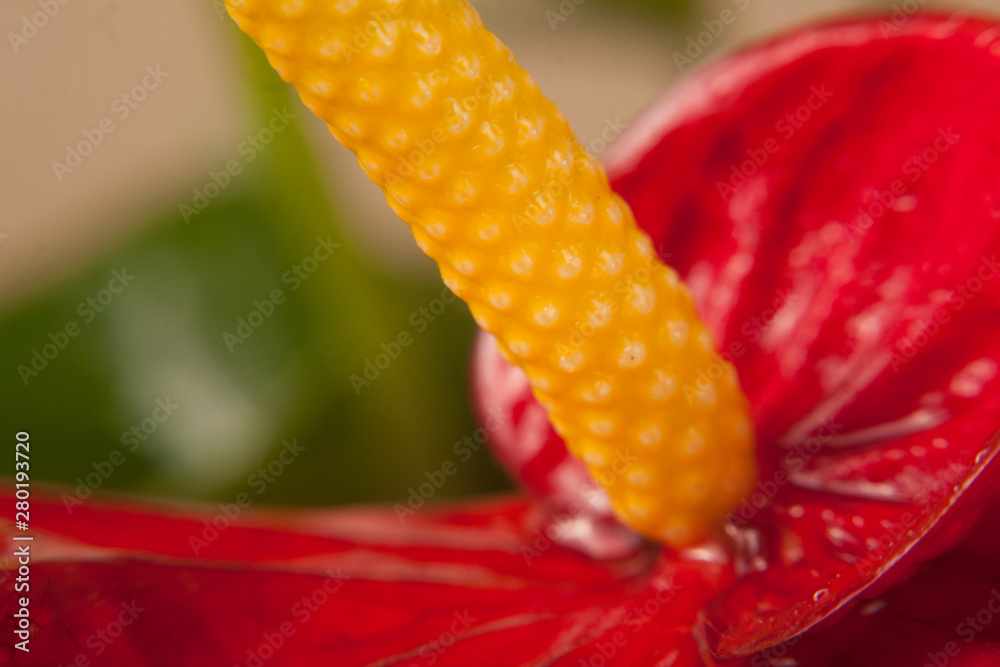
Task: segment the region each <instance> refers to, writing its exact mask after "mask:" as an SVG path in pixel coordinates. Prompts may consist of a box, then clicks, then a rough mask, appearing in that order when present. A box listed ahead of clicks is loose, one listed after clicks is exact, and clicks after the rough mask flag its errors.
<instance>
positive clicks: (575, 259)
mask: <svg viewBox="0 0 1000 667" xmlns="http://www.w3.org/2000/svg"><path fill="white" fill-rule="evenodd" d="M227 5H228V7H229V11H230V14H231V15H232V16H233V18H234V19H235V20H236V22H237V23H238V24H239V26H240V27H241V28H242V29H243V30H244V32H246V33H247V34H248V35H250V36H251V37H252V38H253V39H254V40H255V41H256V42H257V43H258V44H259V45H260V46H261V47H262V48H263V49H264V50H265V51H266V52H267V55H268V58H269V59H270V61H271V64H272V65H273V66H274V67H275V69H276V70H277V71H278V73H279V74H280V75H281V76H282V78H284V79H285V80H286V81H289V82H290V83H292V84H293V85H294V86H295V87H296V88H297V89H298V91H299V93H300V95H301V96H302V100H303V101H304V102H305V104H306V105H307V106H308V107H309V108H310V109H311V110H312V111H313V112H314V113H315V114H316V115H317V116H319V117H320V118H322V119H324V120H325V121H326V122H327V124H328V125H329V128H330V131H331V132H332V133H333V135H334V136H335V137H337V139H338V140H340V142H341V143H343V144H344V145H345V146H347V147H348V148H349V149H351V150H352V151H354V152H355V153H356V154H357V156H358V161H359V162H360V163H361V166H362V167H363V168H364V170H365V171H366V172H367V173H368V175H369V176H370V177H371V178H372V180H374V181H375V182H376V183H377V184H379V186H381V187H382V188H383V189H384V191H385V194H386V197H387V199H388V201H389V205H390V206H392V208H393V210H395V211H396V212H397V213H398V214H399V216H400V217H401V218H402V219H403V220H405V221H407V222H408V223H409V224H410V225H411V227H412V230H413V234H414V236H415V237H416V239H417V243H418V244H419V246H420V247H421V248H422V249H423V250H424V251H425V252H426V253H427V254H428V255H430V256H431V257H433V258H434V259H435V260H436V261H437V262H438V264H439V266H440V269H441V275H442V277H443V278H444V281H445V284H446V285H447V286H448V287H449V288H451V290H452V291H454V292H455V294H457V295H458V296H459V297H461V298H462V299H464V300H465V301H466V302H467V303H468V304H469V308H470V309H471V310H472V313H473V315H474V316H475V318H476V321H477V322H478V323H479V324H480V326H482V327H483V328H484V329H486V330H488V331H490V332H492V333H494V334H495V335H496V336H497V338H498V340H499V341H500V347H501V350H502V351H503V352H504V354H505V355H506V356H507V357H508V358H510V359H511V360H512V361H514V362H515V363H517V364H518V365H520V366H522V367H523V368H524V369H525V371H526V372H527V374H528V376H529V377H530V378H531V383H532V387H533V389H534V392H535V395H536V396H537V397H538V399H539V401H540V402H541V403H542V404H543V405H544V406H545V407H546V408H547V409H548V410H549V413H550V417H551V420H552V423H553V424H554V425H555V426H556V428H557V429H558V431H559V432H560V434H561V435H562V436H563V437H564V438H565V439H566V441H567V442H568V444H569V447H570V449H571V450H572V451H573V452H574V453H575V454H576V455H577V456H579V457H580V458H581V459H583V461H584V462H585V463H586V464H587V465H588V467H589V468H590V471H591V474H592V475H593V476H594V477H595V479H597V480H598V481H599V482H600V483H601V484H603V485H604V486H605V487H606V488H607V489H608V492H609V495H610V497H611V499H612V503H613V504H614V507H615V509H616V512H617V513H618V515H619V516H620V517H621V518H622V519H623V520H625V521H626V522H627V523H629V524H630V525H631V526H633V527H634V528H635V529H637V530H639V531H640V532H642V533H644V534H646V535H648V536H650V537H652V538H654V539H657V540H662V541H665V542H667V543H669V544H672V545H683V544H688V543H691V542H693V541H695V540H697V539H699V538H701V537H702V536H704V535H705V534H706V532H707V531H708V530H709V529H710V528H711V526H712V525H713V524H715V523H717V522H718V521H719V520H720V519H721V517H722V516H723V515H724V514H725V513H726V512H727V511H728V510H729V509H730V508H731V507H732V506H734V505H735V504H737V502H738V501H739V499H740V498H741V497H742V496H743V495H744V494H745V493H746V492H747V491H748V489H749V488H750V486H751V484H752V483H753V480H754V477H755V463H754V451H753V437H754V436H753V428H752V425H751V423H750V420H749V418H748V416H747V406H746V401H745V398H744V396H743V394H742V392H741V390H740V388H739V385H738V381H737V378H736V375H735V373H734V372H733V370H732V368H731V367H730V366H729V365H728V364H727V363H726V362H725V361H724V360H723V359H722V358H720V357H719V356H718V354H717V353H716V352H715V349H714V347H713V344H712V340H711V339H710V337H709V335H708V334H707V333H706V330H705V329H704V327H703V326H702V325H701V323H700V322H699V321H698V319H697V316H696V314H695V311H694V308H693V307H692V303H691V298H690V296H689V295H688V292H687V290H686V289H685V287H684V286H683V285H682V284H681V283H680V281H679V280H678V278H677V275H676V274H675V272H674V271H673V270H671V269H670V268H668V267H666V266H664V265H663V264H662V263H661V262H660V261H659V258H658V256H657V252H656V250H655V249H654V248H653V247H652V244H651V243H650V242H649V239H648V238H647V237H646V235H645V234H644V233H642V232H641V231H640V230H639V229H638V227H637V226H636V224H635V221H634V219H633V217H632V214H631V211H630V210H629V208H628V206H627V205H626V204H625V203H624V202H623V201H622V200H621V199H620V198H619V197H618V196H616V195H615V194H613V193H612V192H611V190H610V188H609V187H608V183H607V179H606V177H605V175H604V172H603V170H602V168H601V166H600V165H599V164H598V163H597V162H596V160H594V159H593V157H591V156H589V155H588V154H587V153H586V152H585V151H584V149H583V148H582V147H581V146H580V144H579V143H578V142H577V141H576V139H575V138H574V136H573V133H572V132H571V130H570V128H569V126H568V124H567V122H566V119H565V118H564V117H563V116H562V114H560V113H559V111H558V110H557V109H556V107H555V106H554V105H553V104H552V103H551V102H550V101H549V100H547V99H546V98H545V97H544V96H543V95H542V94H541V92H540V91H539V89H538V86H537V85H536V84H535V82H534V81H533V80H532V78H531V77H530V76H529V75H528V74H527V73H525V72H524V70H522V69H521V68H520V67H518V65H517V64H516V62H515V61H514V58H513V56H512V55H511V53H510V51H509V50H508V49H507V48H506V47H505V46H504V45H503V44H502V43H501V42H500V41H499V40H498V39H497V38H496V37H494V36H493V34H491V33H490V32H489V31H487V30H486V29H485V28H483V26H482V23H481V21H480V19H479V16H478V15H477V14H476V12H475V11H474V10H473V9H472V8H471V7H469V6H468V5H467V4H466V3H464V2H458V1H447V0H440V1H436V2H435V1H430V0H407V1H405V2H404V1H397V2H386V1H382V2H374V1H370V2H366V1H364V0H339V1H334V0H328V1H324V2H320V1H319V0H287V1H284V2H282V1H281V0H277V1H275V0H227ZM596 94H599V93H598V92H597V91H595V95H596ZM691 222H692V224H697V221H694V220H692V221H691Z"/></svg>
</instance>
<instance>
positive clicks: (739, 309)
mask: <svg viewBox="0 0 1000 667" xmlns="http://www.w3.org/2000/svg"><path fill="white" fill-rule="evenodd" d="M998 82H1000V28H998V27H997V26H996V25H991V24H987V23H983V22H977V21H972V20H967V19H958V18H955V19H952V18H943V17H913V18H908V19H907V20H905V21H902V22H901V25H896V24H893V23H892V22H891V21H881V22H878V21H871V22H859V23H847V24H842V25H836V26H828V27H821V28H815V29H809V30H805V31H802V32H799V33H797V34H795V35H793V36H791V37H789V38H786V39H783V40H780V41H778V42H775V43H773V44H770V45H767V46H764V47H761V48H758V49H756V50H753V51H750V52H747V53H744V54H741V55H738V56H736V57H734V58H730V59H728V60H725V61H722V62H720V63H718V64H716V65H715V66H713V67H711V68H708V69H706V70H704V71H703V72H701V73H700V74H698V75H696V76H694V77H693V78H690V79H688V80H687V82H686V83H685V84H683V85H681V86H680V87H678V88H677V89H675V90H673V91H671V92H670V94H669V95H668V96H667V97H666V98H665V99H664V100H663V101H662V102H661V103H660V104H658V105H657V106H656V107H654V108H653V109H651V110H650V111H649V112H648V113H647V114H646V115H645V116H644V118H643V119H642V120H640V121H639V122H638V123H637V124H636V125H635V126H633V127H632V128H631V129H630V131H629V133H627V135H626V136H625V137H623V139H622V141H621V142H620V143H619V145H618V146H617V148H616V149H615V151H614V153H613V155H611V156H610V158H609V163H610V170H611V173H612V177H613V184H614V186H615V188H616V189H617V190H618V191H619V192H620V193H621V194H622V195H623V196H624V197H625V199H626V200H627V201H628V202H629V203H630V205H631V206H632V208H633V210H634V211H635V214H636V217H637V219H638V220H639V223H640V225H642V226H643V227H644V228H645V229H646V230H647V231H648V232H649V233H650V236H651V237H652V239H653V241H654V243H655V244H656V245H657V246H658V247H659V248H660V252H661V254H662V255H663V256H664V259H665V260H666V261H667V262H668V263H670V264H671V265H673V266H674V267H676V268H677V269H678V270H679V271H680V272H681V274H682V275H683V276H684V277H685V279H686V280H687V281H688V283H689V284H690V285H691V287H692V290H693V292H694V294H695V297H696V302H697V304H698V307H699V311H700V312H701V314H702V316H703V318H704V319H705V321H706V322H707V324H708V325H709V326H710V328H711V329H712V331H713V332H714V334H715V336H716V341H717V344H718V345H719V348H720V350H722V351H723V353H725V354H728V356H729V357H730V358H731V359H732V361H733V362H734V363H735V365H736V367H737V369H738V371H739V375H740V379H741V382H742V383H743V386H744V388H745V390H746V391H747V394H748V396H749V398H750V401H751V404H752V409H753V413H754V419H755V422H756V424H757V431H758V438H759V458H760V462H761V469H762V475H761V482H760V484H759V485H758V489H757V493H755V494H753V495H751V496H750V497H749V498H747V499H746V503H744V504H743V505H742V506H741V507H738V508H735V509H734V514H733V516H732V522H731V525H730V529H731V532H732V534H733V536H734V538H735V543H736V564H737V568H738V574H739V578H738V580H737V582H736V583H735V584H734V585H733V586H731V587H729V588H728V589H727V590H725V591H723V592H721V593H720V595H719V596H717V597H716V598H715V599H714V600H713V602H712V603H711V604H710V605H709V607H708V609H707V612H706V615H705V623H704V626H703V628H702V630H703V631H704V633H705V636H706V639H707V640H708V642H709V644H710V645H711V647H712V648H713V650H714V651H716V652H717V653H718V654H719V655H722V656H731V655H744V654H749V653H752V652H754V651H758V650H761V649H764V648H766V647H767V646H770V645H772V644H775V643H777V642H780V641H782V640H785V639H787V638H789V637H791V636H793V635H795V634H797V633H799V632H801V631H802V630H804V629H806V628H809V627H811V626H812V625H814V624H816V623H817V622H820V621H822V620H823V619H824V618H826V617H828V616H829V615H831V614H834V613H835V612H838V610H840V609H841V608H842V607H844V605H846V604H848V603H850V602H851V601H852V600H853V599H854V598H855V597H856V596H857V595H858V594H859V593H861V592H862V591H864V590H865V589H866V588H867V587H869V586H871V585H872V584H873V583H874V582H876V581H877V580H879V579H880V578H884V577H885V575H886V574H887V573H889V572H890V571H891V576H890V577H889V578H888V579H885V580H884V581H881V582H880V585H881V586H883V587H884V586H886V585H888V583H890V582H891V581H892V580H893V578H895V577H898V576H900V575H902V574H905V573H907V572H910V571H912V569H913V568H914V567H915V566H916V564H917V563H919V562H920V561H921V560H925V559H927V558H930V557H932V556H934V555H937V554H938V553H940V552H941V551H943V550H944V549H946V548H947V547H948V546H949V545H951V544H953V543H954V542H955V541H956V540H957V539H959V538H960V537H961V535H962V533H963V532H964V531H965V530H967V529H968V526H969V525H970V524H971V522H972V521H973V520H974V519H975V517H976V516H977V514H978V512H979V510H980V508H981V506H982V505H983V504H984V503H986V502H991V501H992V500H993V499H994V498H995V497H996V496H997V495H998V493H1000V492H998V488H997V486H998V475H1000V472H998V469H1000V464H998V463H996V462H995V459H996V458H997V442H996V434H997V431H998V429H1000V381H998V369H1000V326H998V325H1000V309H998V305H1000V279H998V278H1000V264H998V260H997V255H998V254H1000V124H998V123H997V121H996V119H997V118H1000V86H998V85H997V83H998ZM710 370H711V369H706V376H708V374H709V372H710ZM480 400H481V401H482V402H483V403H484V404H486V405H490V404H494V403H496V402H497V401H499V402H501V403H502V402H504V401H507V400H509V399H507V398H505V397H504V396H502V395H500V394H498V393H497V392H495V391H494V392H483V394H482V395H481V398H480ZM516 400H521V398H520V395H518V398H517V399H516ZM535 437H536V438H539V436H537V435H536V436H535ZM550 437H551V433H550V432H548V431H546V435H545V436H544V437H541V439H542V440H545V441H548V439H549V438H550ZM508 444H509V445H510V446H516V443H508ZM548 446H549V447H550V448H552V447H553V445H551V444H549V445H548ZM536 486H537V485H536ZM944 518H947V519H948V520H947V521H944V520H943V519H944Z"/></svg>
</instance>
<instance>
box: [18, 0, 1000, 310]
mask: <svg viewBox="0 0 1000 667" xmlns="http://www.w3.org/2000/svg"><path fill="white" fill-rule="evenodd" d="M577 1H579V0H577ZM62 3H65V4H62ZM473 4H474V5H475V6H476V7H477V9H479V11H480V12H481V14H482V16H483V18H484V21H485V22H486V24H487V25H488V26H489V27H491V28H492V29H493V30H494V31H495V32H497V33H498V34H499V35H500V36H501V38H503V39H504V40H505V41H506V42H507V43H508V44H509V45H510V46H511V48H512V49H513V51H514V52H515V54H516V55H517V57H518V59H519V60H520V62H521V63H522V64H523V65H524V66H525V67H526V68H527V69H528V70H529V71H530V72H532V73H533V75H534V76H535V78H536V79H537V80H538V81H539V83H540V84H541V86H542V88H543V90H544V91H546V92H547V93H548V95H549V96H550V97H552V98H553V99H554V100H555V101H556V102H557V103H558V104H559V106H560V107H561V108H562V109H563V110H564V112H565V113H566V115H567V116H568V117H569V119H570V121H571V122H572V123H573V126H574V128H575V129H576V131H577V133H578V135H579V136H580V137H581V139H582V140H583V141H584V143H589V141H590V140H592V139H593V138H596V137H599V136H600V135H601V133H602V131H607V130H606V128H609V127H611V126H612V125H615V126H617V127H620V126H621V124H622V123H628V122H630V121H631V120H632V119H633V118H634V117H635V116H636V115H637V114H638V113H639V112H640V111H641V110H642V109H643V108H644V107H645V106H647V105H648V104H650V103H651V101H652V100H654V99H655V98H656V97H657V96H658V95H659V94H660V93H662V92H663V91H664V90H665V89H666V88H667V87H669V85H670V83H671V82H672V81H673V80H675V79H676V78H678V77H679V76H681V74H680V73H679V72H678V69H677V67H676V66H675V65H674V62H673V60H672V54H673V52H674V51H675V50H677V49H679V48H682V46H683V45H684V43H685V40H686V38H687V36H688V35H693V34H696V33H697V32H699V31H700V30H702V29H703V27H702V25H701V21H702V20H704V19H712V18H715V17H717V16H718V15H719V13H720V12H721V11H722V10H723V9H725V8H727V7H728V8H734V7H735V8H736V9H737V12H736V13H737V15H738V19H737V20H736V21H735V22H734V23H733V24H732V25H731V26H728V27H727V28H726V30H725V31H724V32H723V34H722V35H720V36H719V37H718V39H717V40H716V41H715V42H714V43H713V44H712V45H711V46H710V47H709V48H708V49H706V54H705V55H704V56H702V57H700V58H699V59H698V60H697V63H696V66H698V65H701V64H703V63H704V62H706V61H708V60H711V59H712V58H714V57H716V56H717V55H718V54H720V53H724V52H726V51H729V50H731V49H733V48H735V47H737V46H739V45H742V44H746V43H749V42H753V41H755V40H760V39H766V38H768V37H771V36H773V35H775V34H776V33H778V32H781V31H784V30H787V29H789V28H792V27H794V26H796V25H799V24H803V23H806V22H810V21H816V20H819V19H820V18H822V17H827V16H838V15H846V14H853V13H857V12H861V11H871V10H873V9H877V8H891V7H892V4H893V3H891V2H876V1H874V0H810V1H809V2H802V1H801V0H710V1H705V2H693V3H692V4H690V5H689V6H688V13H687V14H686V15H683V16H682V18H681V19H679V20H678V21H676V22H674V23H671V24H669V25H667V26H666V27H665V26H664V24H663V23H659V22H650V21H646V20H644V14H643V12H642V11H641V10H636V9H624V8H623V9H622V11H617V9H611V6H610V5H608V4H601V3H598V2H590V3H587V2H583V3H582V4H575V3H572V2H571V1H570V0H564V2H563V3H562V8H563V9H562V12H561V13H560V2H559V0H476V1H475V2H474V3H473ZM567 7H572V8H573V11H572V12H571V13H568V12H567V11H566V8H567ZM740 7H745V9H743V10H740V9H739V8H740ZM924 7H925V9H937V10H941V11H956V10H970V9H977V8H978V9H979V10H981V11H983V12H992V13H993V14H994V15H996V14H998V13H1000V2H998V0H962V1H961V2H957V1H956V2H934V1H928V2H926V3H925V5H924ZM46 10H47V11H46ZM547 12H549V13H548V14H547ZM553 12H554V13H556V14H558V16H559V17H560V18H562V19H565V20H559V21H558V22H556V20H555V19H554V18H553ZM48 14H52V16H48ZM227 21H228V18H227V17H225V16H224V15H223V12H222V7H221V3H220V2H218V0H215V1H214V2H213V1H212V0H174V1H173V2H143V1H140V0H90V1H89V2H81V1H79V0H8V1H7V2H4V3H3V4H2V5H0V25H2V26H3V29H4V34H5V40H4V41H5V44H4V45H3V47H0V82H2V84H0V86H2V96H3V105H2V107H0V132H2V133H3V135H4V136H3V146H4V159H3V160H2V162H0V201H2V203H3V206H2V210H3V213H2V218H0V234H2V235H3V236H0V303H2V302H5V301H10V300H12V299H15V298H17V297H23V296H25V295H27V294H29V293H30V292H31V291H32V290H34V289H37V288H39V287H41V286H42V285H45V284H48V283H51V282H53V281H55V280H57V279H58V278H59V277H60V276H63V275H65V274H66V273H67V272H69V271H72V270H73V269H74V268H75V267H76V266H78V265H79V264H80V263H81V262H84V261H86V260H87V258H88V257H91V256H93V255H94V254H95V253H98V252H100V251H101V250H102V249H105V248H107V247H108V246H109V245H112V244H114V243H116V242H117V241H119V240H121V239H122V238H124V237H126V236H127V235H129V234H133V233H135V232H136V230H135V229H134V228H133V226H134V224H135V221H137V220H144V219H148V216H146V215H143V213H144V211H143V210H142V209H143V208H146V209H152V208H155V207H157V206H169V205H170V204H171V202H175V201H178V200H181V199H182V198H183V197H184V196H185V193H188V192H190V189H191V188H193V187H195V186H197V185H199V184H201V183H203V182H204V178H203V177H201V176H199V175H200V174H207V173H208V170H209V169H212V168H216V167H217V166H218V165H219V164H220V163H224V162H225V160H226V159H228V158H229V157H230V156H231V155H232V153H233V151H234V147H235V146H237V145H238V144H239V142H240V141H241V140H242V139H243V138H244V137H245V136H246V135H247V133H248V131H249V126H248V119H247V117H246V114H245V113H244V111H243V108H244V104H243V95H244V91H243V90H242V89H241V83H240V82H241V77H240V71H239V69H238V63H236V62H235V60H234V57H233V48H232V40H233V33H232V31H231V30H230V29H229V26H228V25H227V23H226V22H227ZM39 24H40V25H41V27H37V25H39ZM147 66H148V67H152V68H159V70H158V71H160V72H162V73H164V74H165V75H164V76H162V80H160V81H158V82H157V83H156V86H155V88H153V89H151V90H148V91H146V93H145V95H142V94H141V92H140V94H139V95H137V97H139V96H143V97H144V99H143V100H142V101H141V102H137V103H136V102H134V101H133V104H132V106H134V108H131V107H128V111H129V113H128V116H127V117H122V116H123V115H124V109H125V108H126V107H124V106H123V104H126V103H127V100H121V99H120V98H121V96H123V95H130V94H131V92H130V91H132V90H133V88H134V87H135V86H137V85H141V84H142V81H143V79H144V78H145V77H146V76H147V72H148V70H147V69H146V68H147ZM146 81H147V83H149V82H151V81H152V80H151V79H149V78H146ZM594 91H601V93H600V94H595V93H594ZM116 100H118V103H117V104H116ZM303 111H304V110H303ZM303 115H305V114H303ZM107 119H110V121H111V123H112V124H113V131H112V132H110V133H107V134H104V133H101V134H102V135H103V136H101V135H95V134H94V132H99V130H100V123H101V121H102V120H105V121H106V120H107ZM105 127H108V125H107V124H106V125H105ZM311 129H312V136H313V138H314V144H315V151H316V153H317V154H318V155H319V157H320V158H321V161H322V164H323V166H324V169H325V170H326V173H327V176H328V179H329V183H330V186H331V188H332V192H333V193H335V195H336V197H337V198H338V199H339V200H340V201H341V204H342V205H346V206H347V207H349V208H350V209H352V210H355V211H357V212H358V213H359V214H358V215H353V216H351V223H352V224H353V227H352V228H351V230H350V235H351V236H352V237H353V238H354V239H355V240H356V242H357V243H358V245H359V246H360V247H361V248H363V249H364V251H365V252H366V253H368V254H370V255H371V256H373V257H375V258H377V259H378V261H380V262H384V263H385V264H386V265H387V266H389V267H391V268H392V270H393V271H401V272H407V271H417V272H425V273H429V272H431V271H432V267H431V266H430V264H429V263H428V262H426V261H425V260H424V259H423V257H422V256H421V255H420V254H419V252H418V251H417V250H416V248H415V246H414V244H413V242H412V240H411V238H410V236H409V232H408V230H407V229H406V227H405V226H404V225H402V224H400V223H399V222H398V221H397V220H396V219H395V218H394V216H393V215H392V214H391V212H390V211H389V210H388V208H387V207H386V206H385V204H384V202H383V201H382V198H381V195H380V194H379V193H378V192H377V190H376V189H375V188H374V187H373V186H372V185H371V184H370V183H369V182H368V181H367V180H366V179H365V177H364V175H363V174H362V172H361V171H360V170H359V169H358V168H357V167H356V165H355V163H354V160H353V157H352V156H351V155H350V154H349V153H348V152H347V151H345V150H344V149H342V148H341V147H340V146H338V145H337V144H336V142H334V141H333V140H332V139H331V138H330V137H329V136H328V135H327V134H326V131H325V128H324V127H323V125H322V123H320V122H318V121H316V122H312V123H311ZM85 131H89V132H90V136H91V137H92V138H93V137H95V136H101V141H100V143H99V145H96V146H95V147H94V149H93V151H92V153H91V154H89V155H87V156H85V157H83V158H82V161H81V164H80V165H79V166H78V167H76V168H74V169H72V171H70V172H69V173H65V172H64V173H61V174H57V173H56V170H57V169H58V168H54V166H53V163H54V162H62V163H65V160H66V154H67V146H73V145H76V144H78V143H79V142H80V141H85V140H87V137H86V135H85V134H84V132H85Z"/></svg>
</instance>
